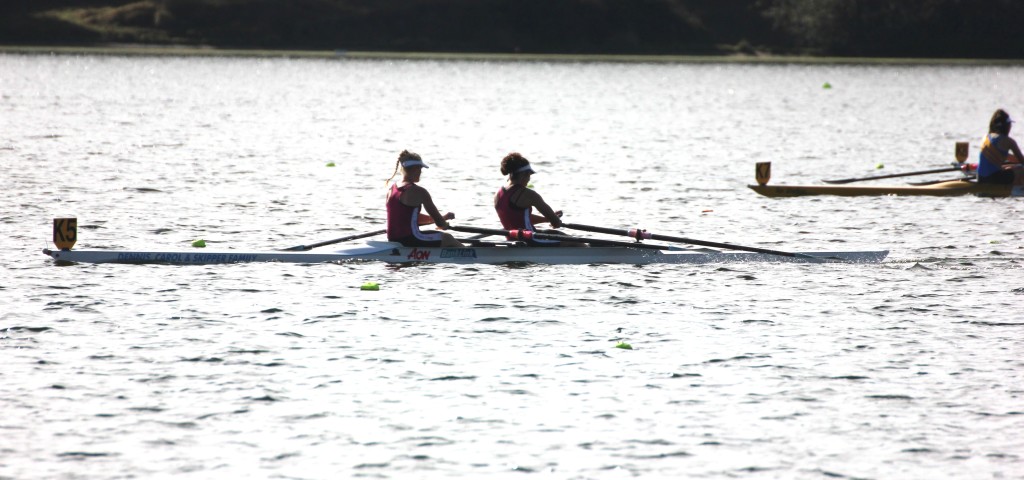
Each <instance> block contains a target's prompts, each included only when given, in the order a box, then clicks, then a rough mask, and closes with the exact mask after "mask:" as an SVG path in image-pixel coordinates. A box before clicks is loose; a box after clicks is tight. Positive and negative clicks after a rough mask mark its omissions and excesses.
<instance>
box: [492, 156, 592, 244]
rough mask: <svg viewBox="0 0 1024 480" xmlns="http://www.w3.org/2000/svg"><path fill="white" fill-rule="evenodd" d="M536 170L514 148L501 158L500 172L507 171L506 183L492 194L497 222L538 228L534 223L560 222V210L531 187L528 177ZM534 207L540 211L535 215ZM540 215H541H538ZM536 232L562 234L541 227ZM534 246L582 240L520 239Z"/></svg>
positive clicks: (557, 224)
mask: <svg viewBox="0 0 1024 480" xmlns="http://www.w3.org/2000/svg"><path fill="white" fill-rule="evenodd" d="M534 173H536V172H535V171H534V170H533V167H531V166H530V161H529V160H527V159H526V158H525V157H523V156H522V155H520V154H519V153H518V152H512V153H510V154H508V155H505V158H503V159H501V174H502V175H508V183H507V184H505V185H504V186H502V187H501V188H500V189H499V190H498V192H497V193H495V194H494V209H495V210H496V211H497V212H498V218H499V219H500V220H501V226H502V227H504V228H505V230H529V231H538V230H536V228H535V227H534V225H535V224H538V223H545V222H547V223H550V224H551V225H552V226H553V227H555V228H558V227H560V226H562V220H561V218H560V217H561V216H562V211H561V210H559V211H555V210H553V209H552V208H551V207H550V206H548V204H547V203H546V202H545V201H544V199H543V198H542V197H541V196H540V194H539V193H537V192H536V191H535V190H533V189H532V188H529V184H530V178H531V176H532V175H533V174H534ZM534 207H536V208H537V210H538V211H539V212H540V213H541V215H535V214H534V213H533V208H534ZM542 215H543V216H542ZM540 233H547V234H556V235H563V233H562V232H559V231H557V230H545V231H540ZM523 241H524V242H526V244H527V245H530V246H534V247H559V246H561V247H584V246H587V244H586V243H580V242H566V241H558V240H540V239H536V238H530V239H526V240H523Z"/></svg>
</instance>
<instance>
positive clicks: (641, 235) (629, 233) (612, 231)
mask: <svg viewBox="0 0 1024 480" xmlns="http://www.w3.org/2000/svg"><path fill="white" fill-rule="evenodd" d="M562 225H563V226H565V227H566V228H571V229H573V230H583V231H587V232H596V233H607V234H609V235H622V236H625V237H631V238H635V239H637V240H641V239H650V240H660V241H663V242H679V243H688V244H691V245H700V246H703V247H713V248H723V249H728V250H739V251H746V252H754V253H764V254H768V255H780V256H783V257H798V258H815V259H816V257H812V256H810V255H804V254H801V253H791V252H782V251H779V250H769V249H767V248H758V247H744V246H742V245H733V244H731V243H719V242H708V241H705V240H695V239H692V238H684V237H673V236H670V235H658V234H656V233H648V232H646V231H644V230H640V229H632V230H623V229H616V228H605V227H595V226H591V225H580V224H577V223H564V224H562Z"/></svg>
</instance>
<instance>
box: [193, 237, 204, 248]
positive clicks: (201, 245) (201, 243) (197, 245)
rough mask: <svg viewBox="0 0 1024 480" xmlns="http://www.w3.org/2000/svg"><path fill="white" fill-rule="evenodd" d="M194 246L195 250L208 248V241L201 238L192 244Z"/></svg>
mask: <svg viewBox="0 0 1024 480" xmlns="http://www.w3.org/2000/svg"><path fill="white" fill-rule="evenodd" d="M192 246H193V247H195V248H206V240H203V239H201V238H200V239H199V240H196V241H194V242H192Z"/></svg>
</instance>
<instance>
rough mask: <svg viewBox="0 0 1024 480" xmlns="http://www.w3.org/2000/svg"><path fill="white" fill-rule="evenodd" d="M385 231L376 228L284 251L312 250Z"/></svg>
mask: <svg viewBox="0 0 1024 480" xmlns="http://www.w3.org/2000/svg"><path fill="white" fill-rule="evenodd" d="M385 232H387V230H384V229H381V230H374V231H372V232H366V233H360V234H356V235H349V236H347V237H341V238H335V239H334V240H326V241H323V242H318V243H311V244H309V245H296V246H294V247H289V248H285V249H284V251H286V252H293V251H306V250H312V249H314V248H317V247H322V246H324V245H331V244H334V243H341V242H347V241H349V240H358V239H360V238H366V237H372V236H374V235H380V234H382V233H385Z"/></svg>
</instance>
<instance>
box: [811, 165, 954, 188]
mask: <svg viewBox="0 0 1024 480" xmlns="http://www.w3.org/2000/svg"><path fill="white" fill-rule="evenodd" d="M959 171H960V167H946V168H936V169H934V170H921V171H919V172H907V173H893V174H890V175H878V176H874V177H860V178H844V179H841V180H822V181H823V182H825V183H832V184H843V183H853V182H863V181H865V180H881V179H883V178H897V177H909V176H912V175H927V174H929V173H942V172H959Z"/></svg>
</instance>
